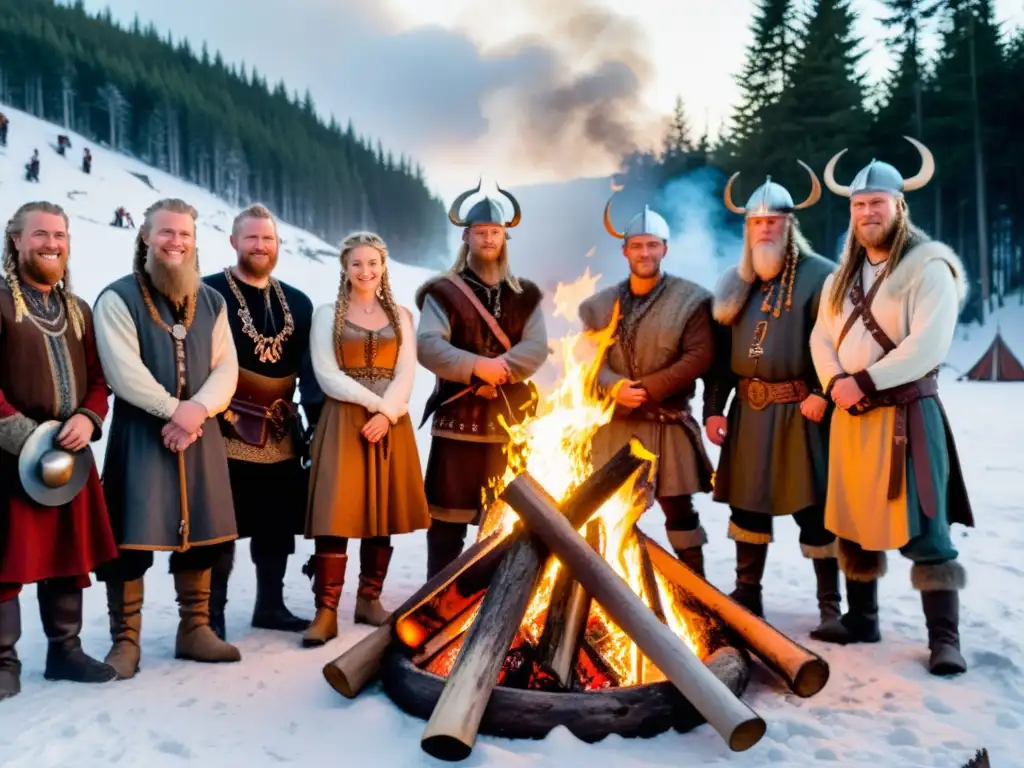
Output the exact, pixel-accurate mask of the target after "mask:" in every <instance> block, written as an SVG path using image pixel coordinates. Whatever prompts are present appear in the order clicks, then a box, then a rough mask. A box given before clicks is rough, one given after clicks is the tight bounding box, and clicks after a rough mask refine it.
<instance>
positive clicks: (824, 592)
mask: <svg viewBox="0 0 1024 768" xmlns="http://www.w3.org/2000/svg"><path fill="white" fill-rule="evenodd" d="M811 562H812V563H813V564H814V577H815V581H816V582H817V587H818V588H817V598H818V615H819V619H820V621H819V623H818V626H817V627H815V628H814V629H812V630H811V637H813V638H814V639H815V640H820V639H821V638H820V637H819V636H818V635H819V633H821V632H823V631H825V632H827V631H828V628H829V627H831V626H832V624H833V622H836V621H838V620H839V617H840V616H842V608H841V607H840V601H841V600H842V595H840V593H839V561H838V560H836V558H834V557H822V558H814V559H812V560H811Z"/></svg>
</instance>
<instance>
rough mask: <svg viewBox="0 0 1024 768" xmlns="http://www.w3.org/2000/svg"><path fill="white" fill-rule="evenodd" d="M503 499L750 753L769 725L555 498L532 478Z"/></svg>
mask: <svg viewBox="0 0 1024 768" xmlns="http://www.w3.org/2000/svg"><path fill="white" fill-rule="evenodd" d="M502 498H503V499H504V500H505V501H506V502H507V503H508V504H509V505H510V506H511V507H512V508H513V509H514V510H515V511H516V513H518V514H519V516H520V519H522V520H523V522H525V523H526V524H527V525H528V526H529V527H530V530H531V532H532V533H533V534H535V535H536V536H537V537H538V538H540V539H541V540H543V542H544V543H545V544H546V545H547V547H548V548H549V549H550V550H551V551H552V552H553V553H554V554H555V555H557V556H558V559H559V560H560V561H561V562H562V565H563V567H566V568H569V569H570V570H571V571H572V573H573V575H574V576H575V577H576V579H577V580H578V581H580V582H581V583H582V584H583V586H584V587H585V588H586V590H587V592H589V593H590V594H591V595H592V596H593V598H594V599H595V600H597V601H598V602H599V603H600V604H601V607H602V608H604V610H605V611H606V612H607V613H608V615H609V616H611V618H612V620H613V621H614V622H615V623H616V624H617V625H618V626H619V627H620V628H621V629H622V630H623V631H624V632H626V633H627V634H628V635H629V637H630V638H631V639H632V640H633V642H634V643H636V645H637V647H638V648H639V649H640V650H641V651H642V652H643V653H644V654H646V655H647V657H648V658H649V659H650V660H651V661H652V662H653V663H654V664H655V665H656V666H657V667H658V669H660V670H661V671H662V673H664V675H665V677H666V678H668V679H669V680H670V681H671V682H672V684H673V685H675V686H676V687H677V688H678V689H679V691H680V692H681V693H682V694H683V695H684V696H685V697H686V699H687V700H688V701H689V702H690V703H691V704H692V705H693V706H694V707H695V708H696V709H697V710H698V711H699V712H700V713H701V715H703V717H704V718H705V719H706V720H707V722H708V723H709V724H710V725H711V727H712V728H714V729H715V730H716V731H717V732H718V733H719V735H720V736H722V738H723V739H724V740H725V742H726V743H727V744H728V745H729V748H730V749H732V750H733V751H737V752H739V751H743V750H746V749H749V748H750V747H752V746H753V745H754V744H756V743H757V742H758V741H760V740H761V738H762V737H763V736H764V733H765V730H766V725H765V722H764V720H762V719H761V718H760V717H759V716H758V715H757V714H756V713H755V712H754V711H753V710H752V709H751V708H750V707H749V706H747V705H746V704H745V703H744V702H743V701H741V700H740V699H738V698H737V697H736V696H735V695H734V694H733V692H732V691H730V690H729V689H728V688H727V687H726V686H725V685H724V684H723V683H722V681H721V680H719V679H718V678H717V677H715V675H714V674H713V673H712V672H711V671H710V670H709V669H708V668H707V667H706V666H705V665H704V664H703V663H702V662H701V660H700V659H698V658H697V657H696V656H695V655H694V654H693V652H692V651H690V649H689V648H687V647H686V645H685V644H684V643H683V641H682V640H680V639H679V638H678V637H677V636H676V635H675V633H674V632H672V630H671V629H669V628H668V627H667V626H666V625H664V624H662V623H661V622H660V621H659V620H658V618H657V617H656V616H655V615H654V614H653V613H652V612H651V610H650V609H649V608H648V607H647V606H646V605H645V604H644V602H643V601H642V600H641V599H640V597H639V596H637V594H636V593H635V592H633V590H632V589H631V588H630V586H629V585H628V584H627V583H626V582H625V581H623V580H622V578H621V577H619V575H618V574H616V573H615V571H614V570H613V569H612V567H611V566H610V565H609V564H608V563H606V562H605V561H604V560H603V559H602V558H601V557H600V556H598V555H597V554H595V552H594V551H593V549H591V548H590V547H589V546H588V545H587V543H586V541H585V540H584V539H583V537H582V536H580V535H579V533H577V531H576V530H575V529H574V528H573V527H572V526H571V525H569V524H568V522H567V521H566V520H565V518H563V517H562V516H561V515H560V514H559V513H558V507H557V505H556V503H555V501H554V499H552V498H551V496H550V495H549V494H548V493H547V492H546V491H545V490H544V489H543V488H542V487H541V486H540V484H539V483H537V481H536V480H534V479H533V478H532V477H531V476H530V475H529V474H522V475H519V476H518V477H517V478H516V479H515V480H513V481H512V482H511V483H509V485H508V487H507V488H506V489H505V490H504V492H503V493H502Z"/></svg>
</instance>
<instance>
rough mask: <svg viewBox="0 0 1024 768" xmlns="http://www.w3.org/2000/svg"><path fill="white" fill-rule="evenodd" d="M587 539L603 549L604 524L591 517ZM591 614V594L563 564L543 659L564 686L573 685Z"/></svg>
mask: <svg viewBox="0 0 1024 768" xmlns="http://www.w3.org/2000/svg"><path fill="white" fill-rule="evenodd" d="M585 535H586V539H587V543H588V544H589V545H590V546H591V548H593V550H594V551H595V552H600V551H601V525H600V522H599V521H597V520H591V521H590V522H589V523H588V524H587V529H586V533H585ZM588 616H590V595H588V594H587V590H585V589H584V588H583V585H582V584H580V583H579V582H578V581H576V580H575V579H574V578H573V577H572V573H571V572H569V571H568V570H567V569H565V568H562V569H561V570H560V571H559V572H558V576H557V577H555V585H554V587H553V588H552V590H551V601H550V603H549V604H548V613H547V616H546V617H545V619H544V629H543V630H541V635H540V643H539V646H540V648H539V651H540V661H541V664H543V665H544V666H545V667H547V668H548V669H550V670H551V672H552V674H554V676H555V677H556V678H557V679H558V682H559V684H560V685H561V686H562V687H563V688H569V686H570V685H571V684H572V679H573V668H574V667H575V666H576V658H577V655H578V653H579V651H578V648H579V645H580V641H581V640H582V638H583V633H584V630H586V627H587V617H588Z"/></svg>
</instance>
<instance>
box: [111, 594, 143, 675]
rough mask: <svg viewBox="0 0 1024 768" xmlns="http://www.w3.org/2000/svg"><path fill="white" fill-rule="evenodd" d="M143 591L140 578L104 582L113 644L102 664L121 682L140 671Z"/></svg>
mask: <svg viewBox="0 0 1024 768" xmlns="http://www.w3.org/2000/svg"><path fill="white" fill-rule="evenodd" d="M144 592H145V590H144V587H143V580H142V579H136V580H135V581H108V582H107V615H108V616H109V617H110V640H111V642H112V643H113V645H111V647H110V650H109V651H108V652H107V657H106V659H104V661H106V662H107V664H109V665H110V666H112V667H113V668H114V669H115V670H116V671H117V676H118V678H119V679H121V680H128V679H130V678H132V677H135V674H136V673H137V672H138V671H139V660H140V659H141V658H142V649H141V647H140V645H139V637H140V635H141V634H142V600H143V595H144Z"/></svg>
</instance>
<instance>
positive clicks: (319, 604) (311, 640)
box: [302, 554, 348, 648]
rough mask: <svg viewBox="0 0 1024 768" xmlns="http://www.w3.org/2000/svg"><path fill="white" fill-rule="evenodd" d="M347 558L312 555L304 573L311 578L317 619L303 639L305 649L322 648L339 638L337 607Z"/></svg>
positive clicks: (346, 556) (344, 556)
mask: <svg viewBox="0 0 1024 768" xmlns="http://www.w3.org/2000/svg"><path fill="white" fill-rule="evenodd" d="M347 565H348V555H335V554H331V555H313V557H311V558H310V560H309V562H308V563H306V566H305V567H304V568H303V572H304V573H306V574H311V575H312V576H313V594H314V595H315V596H316V616H314V617H313V621H312V623H311V624H310V625H309V626H308V627H307V628H306V631H305V633H303V635H302V644H303V645H304V646H305V647H307V648H312V647H314V646H318V645H323V644H324V643H326V642H327V641H329V640H333V639H334V638H336V637H337V636H338V603H339V602H340V601H341V590H342V587H343V586H344V585H345V568H346V566H347Z"/></svg>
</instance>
